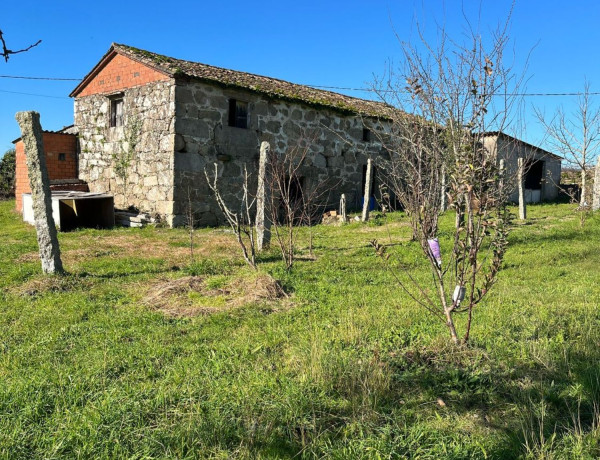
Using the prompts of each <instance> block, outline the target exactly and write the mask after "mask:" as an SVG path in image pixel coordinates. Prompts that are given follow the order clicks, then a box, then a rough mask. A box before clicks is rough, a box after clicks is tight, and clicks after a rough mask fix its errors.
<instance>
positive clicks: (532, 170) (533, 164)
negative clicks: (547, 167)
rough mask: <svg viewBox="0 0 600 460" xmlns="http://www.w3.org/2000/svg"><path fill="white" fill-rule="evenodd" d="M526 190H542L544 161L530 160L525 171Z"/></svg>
mask: <svg viewBox="0 0 600 460" xmlns="http://www.w3.org/2000/svg"><path fill="white" fill-rule="evenodd" d="M525 170H526V171H527V172H526V173H525V188H526V189H528V190H541V189H542V179H543V178H544V162H543V161H542V160H530V161H528V162H527V166H526V169H525Z"/></svg>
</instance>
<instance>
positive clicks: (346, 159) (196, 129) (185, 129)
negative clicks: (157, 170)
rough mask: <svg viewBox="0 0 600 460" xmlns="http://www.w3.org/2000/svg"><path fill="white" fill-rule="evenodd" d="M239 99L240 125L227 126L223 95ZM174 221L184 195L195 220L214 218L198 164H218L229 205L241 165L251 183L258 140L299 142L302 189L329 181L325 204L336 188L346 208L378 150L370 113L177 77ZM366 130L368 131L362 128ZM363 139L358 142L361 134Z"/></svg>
mask: <svg viewBox="0 0 600 460" xmlns="http://www.w3.org/2000/svg"><path fill="white" fill-rule="evenodd" d="M231 99H235V100H238V101H242V102H244V103H247V108H248V116H247V128H238V127H233V126H229V108H230V100H231ZM175 101H176V103H175V133H176V134H175V140H174V147H175V154H174V155H175V157H174V184H175V188H174V195H173V200H174V208H173V213H174V220H173V223H174V224H175V225H180V224H183V223H184V221H185V218H184V215H185V209H186V207H187V202H188V196H191V198H192V201H193V203H194V208H195V211H196V212H197V216H198V223H199V224H200V225H214V224H217V223H219V222H222V216H221V212H220V210H219V209H218V208H217V205H216V203H215V201H214V199H213V197H212V196H211V192H210V190H209V189H208V186H207V184H206V179H205V176H204V170H205V168H206V169H208V171H209V172H210V173H212V172H213V171H214V166H213V164H214V163H217V165H218V168H219V183H220V189H221V190H222V192H223V195H224V198H225V200H226V201H227V202H228V203H229V204H230V205H231V206H232V208H233V209H236V207H235V206H236V204H237V203H239V201H240V198H241V193H242V174H243V169H244V166H246V168H247V169H248V172H249V173H250V174H251V181H252V185H253V186H254V185H255V184H254V182H256V175H257V167H258V156H259V148H260V143H261V142H262V141H267V142H269V143H270V144H271V150H272V152H273V154H275V155H282V154H284V152H286V151H288V150H289V149H293V148H304V147H303V146H307V147H306V148H308V155H307V161H306V162H305V166H304V167H303V168H302V170H301V174H302V177H303V187H305V188H311V187H314V186H315V185H316V184H319V183H323V182H325V181H327V180H329V182H330V183H337V186H336V187H335V189H334V190H333V191H332V193H331V194H330V195H329V201H330V203H331V206H332V207H334V208H335V207H337V202H338V201H339V197H340V195H341V194H342V193H345V194H346V197H347V199H348V203H349V205H350V206H354V207H358V206H359V205H360V199H361V196H362V180H363V167H364V165H366V163H367V158H368V157H369V156H371V157H373V158H374V159H375V163H377V158H378V157H379V156H380V155H381V154H382V148H381V144H380V143H379V142H377V135H376V133H377V132H379V131H381V130H384V129H385V126H384V125H382V123H381V122H378V121H376V120H374V119H372V118H366V119H363V118H362V117H361V116H357V115H352V114H343V113H340V112H338V111H334V110H331V109H326V108H321V107H311V106H310V105H308V104H307V105H304V104H299V103H292V102H286V101H280V100H273V99H269V98H266V97H264V96H261V95H259V94H257V93H254V92H251V91H245V90H240V89H234V88H223V87H219V86H216V85H211V84H207V83H202V82H184V83H178V84H177V86H176V88H175ZM365 128H367V129H369V131H371V133H367V134H365V133H364V131H363V130H364V129H365ZM365 136H366V137H370V140H363V138H364V137H365Z"/></svg>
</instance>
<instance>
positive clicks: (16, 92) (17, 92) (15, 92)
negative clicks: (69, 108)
mask: <svg viewBox="0 0 600 460" xmlns="http://www.w3.org/2000/svg"><path fill="white" fill-rule="evenodd" d="M0 93H10V94H23V95H25V96H38V97H50V98H52V99H71V98H70V97H67V96H50V95H49V94H35V93H22V92H20V91H7V90H4V89H0Z"/></svg>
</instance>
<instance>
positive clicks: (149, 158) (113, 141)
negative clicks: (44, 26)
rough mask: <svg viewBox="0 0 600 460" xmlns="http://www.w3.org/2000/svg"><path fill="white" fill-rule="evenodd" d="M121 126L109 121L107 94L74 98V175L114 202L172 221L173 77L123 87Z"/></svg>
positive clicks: (109, 98) (109, 99)
mask: <svg viewBox="0 0 600 460" xmlns="http://www.w3.org/2000/svg"><path fill="white" fill-rule="evenodd" d="M119 94H121V95H122V97H123V116H124V118H123V119H124V122H123V126H117V127H110V104H111V98H112V97H115V96H116V95H106V94H92V95H88V96H84V97H79V98H77V99H76V100H75V126H77V128H78V129H79V143H80V146H79V147H80V156H79V178H80V179H82V180H85V181H87V182H88V184H89V187H90V190H91V191H98V192H108V193H112V194H114V196H115V206H116V207H120V208H126V207H128V206H131V205H132V206H135V207H136V208H138V209H140V210H142V211H145V212H150V213H152V214H156V215H159V216H160V217H161V218H163V219H164V220H166V221H167V223H168V224H169V225H171V224H172V218H173V200H174V175H173V171H174V160H175V158H174V155H173V152H174V141H175V117H174V114H175V83H174V81H160V82H153V83H148V84H146V85H144V86H137V87H134V88H128V89H124V90H123V91H122V93H119Z"/></svg>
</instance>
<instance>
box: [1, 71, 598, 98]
mask: <svg viewBox="0 0 600 460" xmlns="http://www.w3.org/2000/svg"><path fill="white" fill-rule="evenodd" d="M0 78H12V79H19V80H45V81H81V78H59V77H30V76H22V75H0ZM303 86H309V87H311V88H318V89H327V90H337V91H361V92H368V93H394V92H397V90H395V89H383V90H376V89H373V88H352V87H347V86H325V85H309V84H305V85H303ZM3 92H5V93H8V92H10V91H3ZM15 94H28V95H30V96H44V95H43V94H30V93H15ZM584 94H585V93H583V92H578V91H575V92H556V93H496V94H494V96H524V97H556V96H558V97H561V96H583V95H584ZM587 94H588V95H589V96H600V92H591V93H587ZM44 97H58V96H44Z"/></svg>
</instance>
